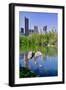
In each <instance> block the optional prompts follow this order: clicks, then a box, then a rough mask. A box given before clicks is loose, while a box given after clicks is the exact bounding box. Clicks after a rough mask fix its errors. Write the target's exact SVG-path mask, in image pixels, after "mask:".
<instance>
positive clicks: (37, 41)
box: [19, 32, 58, 55]
mask: <svg viewBox="0 0 66 90" xmlns="http://www.w3.org/2000/svg"><path fill="white" fill-rule="evenodd" d="M19 39H20V53H25V52H28V51H33V52H36V51H41V52H42V53H43V54H46V53H48V54H49V55H53V54H57V41H58V39H57V33H56V32H49V33H47V34H37V33H33V34H32V35H29V36H25V35H20V38H19Z"/></svg>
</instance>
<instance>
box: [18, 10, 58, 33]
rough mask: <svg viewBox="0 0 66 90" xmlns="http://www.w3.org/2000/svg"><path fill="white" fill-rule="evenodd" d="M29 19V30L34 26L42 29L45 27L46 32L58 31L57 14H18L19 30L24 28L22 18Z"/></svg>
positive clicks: (21, 12)
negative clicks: (53, 29)
mask: <svg viewBox="0 0 66 90" xmlns="http://www.w3.org/2000/svg"><path fill="white" fill-rule="evenodd" d="M25 17H27V18H28V19H29V28H30V29H33V28H34V26H35V25H37V26H38V28H41V29H42V28H43V26H45V25H47V28H48V31H51V29H52V28H55V29H56V31H58V15H57V13H45V12H43V13H42V12H23V11H20V12H19V28H21V27H23V28H24V23H25V22H24V18H25Z"/></svg>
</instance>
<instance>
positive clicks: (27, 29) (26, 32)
mask: <svg viewBox="0 0 66 90" xmlns="http://www.w3.org/2000/svg"><path fill="white" fill-rule="evenodd" d="M25 35H26V36H27V35H29V19H28V18H26V17H25Z"/></svg>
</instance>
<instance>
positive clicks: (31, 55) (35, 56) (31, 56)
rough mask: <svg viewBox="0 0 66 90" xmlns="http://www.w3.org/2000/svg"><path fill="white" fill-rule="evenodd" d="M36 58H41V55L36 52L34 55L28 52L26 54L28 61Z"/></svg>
mask: <svg viewBox="0 0 66 90" xmlns="http://www.w3.org/2000/svg"><path fill="white" fill-rule="evenodd" d="M38 56H42V53H41V52H40V51H37V52H36V53H34V52H32V51H30V52H28V59H32V58H33V57H34V58H37V57H38Z"/></svg>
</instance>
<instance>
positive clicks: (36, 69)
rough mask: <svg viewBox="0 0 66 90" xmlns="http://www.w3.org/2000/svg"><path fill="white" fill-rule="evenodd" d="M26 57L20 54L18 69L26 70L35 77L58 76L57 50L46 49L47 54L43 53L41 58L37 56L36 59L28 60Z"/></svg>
mask: <svg viewBox="0 0 66 90" xmlns="http://www.w3.org/2000/svg"><path fill="white" fill-rule="evenodd" d="M49 50H50V51H49ZM49 52H50V53H49ZM51 52H52V53H51ZM26 57H27V54H26V53H21V54H20V57H19V66H20V68H21V67H24V68H28V69H29V70H30V71H31V72H33V73H35V74H36V76H37V77H49V76H57V75H58V56H57V50H56V49H55V48H54V49H48V52H46V53H43V55H42V56H38V57H37V58H35V57H33V58H31V59H29V60H28V59H27V58H26Z"/></svg>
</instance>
